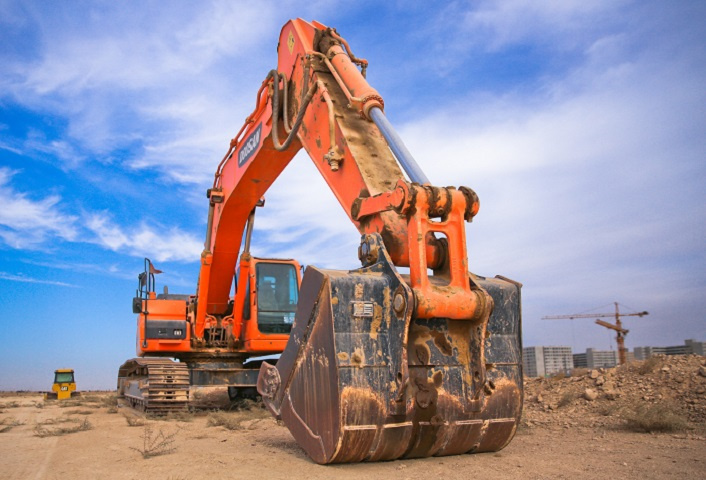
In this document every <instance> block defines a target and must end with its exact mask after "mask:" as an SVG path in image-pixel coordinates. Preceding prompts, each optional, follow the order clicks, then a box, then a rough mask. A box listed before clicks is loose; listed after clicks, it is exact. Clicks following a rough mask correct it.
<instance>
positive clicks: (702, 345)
mask: <svg viewBox="0 0 706 480" xmlns="http://www.w3.org/2000/svg"><path fill="white" fill-rule="evenodd" d="M690 354H695V355H704V356H706V342H697V341H696V340H693V339H690V340H684V345H674V346H672V347H635V360H647V359H648V358H650V357H651V356H652V355H690Z"/></svg>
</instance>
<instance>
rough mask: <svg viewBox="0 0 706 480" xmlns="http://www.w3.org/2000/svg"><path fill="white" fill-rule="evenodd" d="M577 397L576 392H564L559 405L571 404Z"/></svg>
mask: <svg viewBox="0 0 706 480" xmlns="http://www.w3.org/2000/svg"><path fill="white" fill-rule="evenodd" d="M575 398H576V395H575V394H573V393H571V392H564V394H563V395H562V396H561V398H560V399H559V403H558V404H557V405H558V406H559V408H561V407H565V406H567V405H570V404H571V402H573V401H574V399H575Z"/></svg>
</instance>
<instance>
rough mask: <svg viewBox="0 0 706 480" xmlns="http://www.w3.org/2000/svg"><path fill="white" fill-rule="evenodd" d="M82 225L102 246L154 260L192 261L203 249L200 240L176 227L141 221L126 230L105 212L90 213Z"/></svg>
mask: <svg viewBox="0 0 706 480" xmlns="http://www.w3.org/2000/svg"><path fill="white" fill-rule="evenodd" d="M86 227H87V228H88V229H89V230H90V231H91V232H93V234H94V235H95V240H94V242H95V243H97V244H98V245H100V246H102V247H103V248H106V249H108V250H112V251H115V252H124V253H128V254H130V255H134V256H143V257H149V258H152V259H154V260H157V261H194V260H196V259H198V258H199V254H200V253H201V251H202V250H203V241H202V240H201V241H200V240H198V239H197V238H196V237H194V236H193V235H192V234H190V233H187V232H183V231H181V230H179V229H177V228H165V229H164V231H161V230H155V229H154V228H153V227H150V226H147V225H145V224H141V225H139V226H138V227H136V228H133V229H131V230H130V231H127V230H126V229H124V228H123V227H120V226H118V225H117V224H115V223H114V222H113V221H112V220H111V219H110V218H109V217H108V215H106V214H93V215H90V217H89V218H88V219H87V223H86Z"/></svg>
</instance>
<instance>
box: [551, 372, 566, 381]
mask: <svg viewBox="0 0 706 480" xmlns="http://www.w3.org/2000/svg"><path fill="white" fill-rule="evenodd" d="M550 378H551V380H557V381H558V380H563V379H565V378H566V373H564V372H558V373H555V374H554V375H552V376H551V377H550Z"/></svg>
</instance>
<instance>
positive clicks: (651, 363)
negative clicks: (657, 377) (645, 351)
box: [637, 357, 662, 375]
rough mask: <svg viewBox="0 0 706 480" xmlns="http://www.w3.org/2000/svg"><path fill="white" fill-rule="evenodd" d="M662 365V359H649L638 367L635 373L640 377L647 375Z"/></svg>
mask: <svg viewBox="0 0 706 480" xmlns="http://www.w3.org/2000/svg"><path fill="white" fill-rule="evenodd" d="M661 364H662V359H661V358H659V357H650V358H648V359H647V360H645V361H643V362H642V363H641V364H640V365H639V366H638V367H637V373H639V374H640V375H647V374H648V373H652V372H654V371H655V370H657V368H658V367H659V366H660V365H661Z"/></svg>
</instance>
